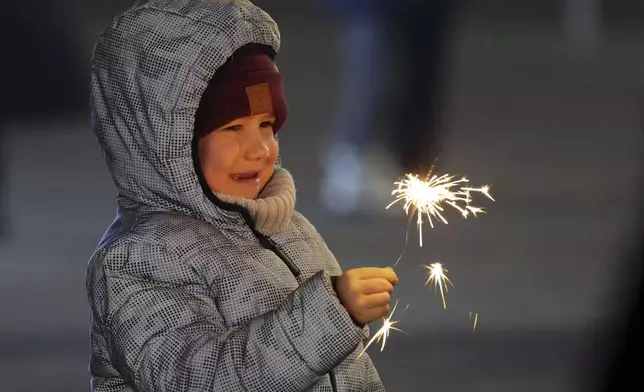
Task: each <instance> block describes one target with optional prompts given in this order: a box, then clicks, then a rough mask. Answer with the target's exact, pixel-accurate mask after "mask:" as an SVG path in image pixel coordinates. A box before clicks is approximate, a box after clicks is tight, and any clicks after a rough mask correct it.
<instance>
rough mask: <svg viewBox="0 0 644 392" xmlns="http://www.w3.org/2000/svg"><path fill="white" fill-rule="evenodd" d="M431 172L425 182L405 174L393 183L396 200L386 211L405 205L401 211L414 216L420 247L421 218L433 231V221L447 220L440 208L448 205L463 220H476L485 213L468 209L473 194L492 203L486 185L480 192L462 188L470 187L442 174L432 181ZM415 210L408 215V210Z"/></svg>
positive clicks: (442, 209) (463, 178)
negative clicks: (470, 216) (425, 220)
mask: <svg viewBox="0 0 644 392" xmlns="http://www.w3.org/2000/svg"><path fill="white" fill-rule="evenodd" d="M430 175H431V171H430V173H429V174H428V176H427V178H428V179H425V180H421V179H420V178H419V177H418V176H417V175H415V174H406V175H405V176H404V177H403V179H402V180H400V181H398V182H395V183H394V185H397V186H398V187H397V188H396V189H394V190H393V191H392V192H391V194H392V196H395V197H396V199H395V200H394V201H393V202H391V203H390V204H389V205H388V206H387V207H386V208H387V209H389V207H391V206H393V205H394V204H396V203H398V202H400V201H404V204H403V209H404V210H405V213H407V214H408V215H410V218H411V215H413V214H414V212H417V219H416V226H417V227H418V232H419V239H420V246H423V215H426V216H427V219H428V221H429V224H430V226H431V227H432V228H433V227H434V220H439V219H440V220H441V221H442V222H443V223H445V224H447V219H445V217H444V216H443V214H442V213H443V212H444V208H443V205H444V204H447V205H449V206H451V207H452V208H454V209H456V210H458V211H459V212H460V213H461V215H462V216H463V218H467V217H468V216H469V215H470V214H471V215H474V216H477V214H479V213H484V212H485V211H484V210H483V209H482V208H480V207H475V206H473V205H471V204H470V203H471V202H472V195H471V194H472V192H477V193H481V194H483V195H485V196H486V197H487V198H489V199H490V200H492V201H495V200H494V199H493V198H492V196H491V195H490V187H489V186H488V185H485V186H482V187H480V188H473V187H466V186H463V185H464V184H467V183H469V180H468V179H467V178H465V177H462V178H461V179H458V180H455V179H454V178H455V177H456V176H452V175H449V174H443V175H442V176H437V175H433V176H431V178H430V177H429V176H430ZM412 208H413V209H414V211H412V213H411V214H410V213H409V211H410V209H412Z"/></svg>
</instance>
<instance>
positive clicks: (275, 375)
mask: <svg viewBox="0 0 644 392" xmlns="http://www.w3.org/2000/svg"><path fill="white" fill-rule="evenodd" d="M278 49H279V32H278V29H277V26H276V24H275V22H274V21H273V20H272V19H271V18H270V17H269V16H268V15H267V14H266V13H265V12H263V11H262V10H260V9H259V8H257V7H255V6H254V5H252V4H251V3H250V2H249V1H243V0H227V1H226V0H151V1H149V2H147V3H143V4H141V2H139V4H137V5H136V6H134V7H133V8H131V9H130V10H128V11H126V12H125V13H123V14H122V15H120V16H119V17H117V18H116V19H115V21H114V22H113V24H112V25H111V26H110V27H108V28H107V29H106V30H105V31H104V32H103V33H102V35H101V37H100V39H99V41H98V43H97V45H96V48H95V52H94V59H93V68H92V114H93V123H94V124H93V126H94V130H95V132H96V134H97V136H98V139H99V142H100V144H101V147H102V149H103V151H104V155H105V158H106V161H107V165H108V167H109V170H110V172H111V174H112V177H113V179H114V182H115V185H116V187H117V188H118V190H119V194H118V213H117V217H116V220H115V221H114V222H113V223H112V225H111V226H110V227H109V229H108V230H107V232H106V233H105V235H104V236H103V238H102V240H101V241H100V243H99V245H98V248H97V250H96V252H95V253H94V255H93V256H92V258H91V260H90V262H89V265H88V269H87V291H88V297H89V302H90V306H91V310H92V326H91V346H92V356H91V363H90V372H91V375H92V390H93V391H96V392H98V391H101V392H106V391H121V392H124V391H145V392H160V391H168V392H187V391H190V392H193V391H194V392H196V391H242V390H243V391H271V392H275V391H305V390H311V391H382V390H384V388H383V386H382V384H381V382H380V379H379V376H378V374H377V372H376V370H375V368H374V366H373V364H372V362H371V360H370V359H369V357H368V355H363V356H360V357H359V358H358V356H359V355H358V354H359V353H360V351H362V349H363V347H364V346H363V341H364V339H366V338H367V329H366V327H365V325H366V324H368V323H369V322H371V321H374V320H376V319H379V318H380V317H383V316H385V315H386V314H387V313H388V311H389V301H390V294H391V291H392V289H393V285H395V284H396V283H397V277H396V275H395V274H394V272H393V270H391V269H389V268H358V269H354V270H350V271H346V272H345V273H342V271H341V270H340V267H339V265H338V263H337V262H336V260H335V258H334V257H333V255H332V254H331V252H330V251H329V250H328V248H327V247H326V245H325V243H324V241H323V240H322V238H321V237H320V235H319V234H318V233H317V231H316V230H315V228H314V227H313V226H312V225H311V224H310V223H309V222H308V221H307V220H306V219H305V218H304V217H303V216H302V215H300V214H299V213H297V212H296V211H294V204H295V187H294V184H293V179H292V178H291V176H290V174H289V173H288V172H287V171H286V170H284V169H282V168H280V166H279V165H278V163H279V159H278V145H277V142H276V139H275V133H277V132H278V131H279V129H280V127H281V126H282V124H283V123H284V121H285V120H286V116H287V109H286V103H285V99H284V92H283V88H282V81H281V75H280V73H279V72H278V70H277V68H276V67H275V65H274V63H273V58H274V56H275V55H276V53H277V51H278Z"/></svg>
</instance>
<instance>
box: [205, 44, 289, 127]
mask: <svg viewBox="0 0 644 392" xmlns="http://www.w3.org/2000/svg"><path fill="white" fill-rule="evenodd" d="M274 56H275V52H274V51H273V50H272V49H271V48H270V47H269V46H266V45H261V44H248V45H245V46H242V47H241V48H239V49H238V50H236V51H235V52H234V53H233V55H232V56H231V57H230V58H229V59H228V60H227V61H226V63H224V65H222V66H221V67H220V68H219V69H218V70H217V72H215V75H214V76H213V77H212V79H211V80H210V82H209V83H208V87H206V90H205V91H204V93H203V95H202V97H201V102H200V103H199V108H198V109H197V114H196V117H195V135H196V136H197V138H201V137H203V136H205V135H207V134H208V133H209V132H211V131H213V130H215V129H217V128H219V127H221V126H222V125H225V124H227V123H229V122H231V121H233V120H235V119H238V118H241V117H246V116H250V115H255V114H260V113H268V112H271V111H272V112H273V114H274V115H275V124H274V126H273V131H274V132H276V133H277V131H279V129H280V128H281V127H282V125H283V124H284V121H286V117H287V114H288V108H287V106H286V98H285V96H284V88H283V86H282V76H281V75H280V73H279V71H278V70H277V67H276V66H275V63H273V58H274Z"/></svg>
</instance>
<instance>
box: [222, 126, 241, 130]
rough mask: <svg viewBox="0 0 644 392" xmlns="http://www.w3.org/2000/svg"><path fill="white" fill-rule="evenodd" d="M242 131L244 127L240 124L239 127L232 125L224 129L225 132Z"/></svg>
mask: <svg viewBox="0 0 644 392" xmlns="http://www.w3.org/2000/svg"><path fill="white" fill-rule="evenodd" d="M241 129H242V126H241V125H240V124H237V125H231V126H229V127H226V128H224V131H239V130H241Z"/></svg>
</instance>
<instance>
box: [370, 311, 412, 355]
mask: <svg viewBox="0 0 644 392" xmlns="http://www.w3.org/2000/svg"><path fill="white" fill-rule="evenodd" d="M397 306H398V301H396V303H395V304H394V308H393V309H392V310H391V313H389V317H383V318H382V327H380V329H379V330H378V331H377V332H376V333H375V334H374V335H373V336H372V337H371V339H369V342H368V343H367V345H366V346H365V347H364V349H363V350H362V351H361V352H360V355H358V358H360V357H361V356H362V354H364V353H365V351H367V349H368V348H369V346H371V344H372V343H373V342H376V343H380V340H382V346H381V347H380V351H382V350H384V349H385V344H386V343H387V338H388V337H389V332H390V330H392V329H393V330H394V331H398V332H402V333H405V332H404V331H401V330H400V329H398V328H396V327H394V325H396V324H398V323H399V322H400V321H391V317H392V316H393V315H394V312H395V311H396V307H397ZM408 307H409V305H407V306H406V307H405V310H403V313H405V311H406V310H407V308H408Z"/></svg>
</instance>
